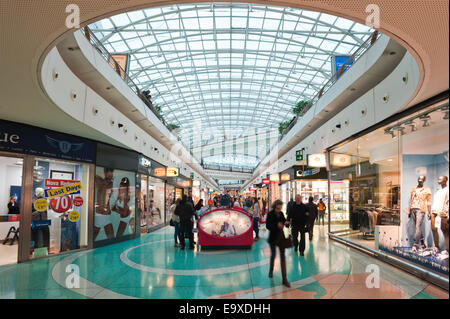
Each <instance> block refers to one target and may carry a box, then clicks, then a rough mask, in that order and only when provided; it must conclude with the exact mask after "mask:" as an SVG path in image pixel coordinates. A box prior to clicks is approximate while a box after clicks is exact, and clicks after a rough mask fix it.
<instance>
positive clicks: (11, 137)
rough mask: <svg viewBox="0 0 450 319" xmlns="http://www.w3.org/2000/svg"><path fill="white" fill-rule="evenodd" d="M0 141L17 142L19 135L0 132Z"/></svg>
mask: <svg viewBox="0 0 450 319" xmlns="http://www.w3.org/2000/svg"><path fill="white" fill-rule="evenodd" d="M0 142H1V143H11V144H19V142H20V136H19V135H17V134H8V133H2V134H0Z"/></svg>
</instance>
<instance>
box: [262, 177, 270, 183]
mask: <svg viewBox="0 0 450 319" xmlns="http://www.w3.org/2000/svg"><path fill="white" fill-rule="evenodd" d="M262 183H263V184H264V185H269V184H270V179H269V178H263V180H262Z"/></svg>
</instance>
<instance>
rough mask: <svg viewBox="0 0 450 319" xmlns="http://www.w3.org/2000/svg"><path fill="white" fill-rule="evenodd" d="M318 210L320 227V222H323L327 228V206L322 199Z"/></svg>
mask: <svg viewBox="0 0 450 319" xmlns="http://www.w3.org/2000/svg"><path fill="white" fill-rule="evenodd" d="M317 209H318V213H319V214H318V221H319V226H320V220H322V225H324V226H325V214H326V210H327V206H326V205H325V203H324V202H323V199H322V198H321V199H320V200H319V205H318V207H317Z"/></svg>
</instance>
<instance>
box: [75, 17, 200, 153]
mask: <svg viewBox="0 0 450 319" xmlns="http://www.w3.org/2000/svg"><path fill="white" fill-rule="evenodd" d="M81 31H82V33H83V34H84V36H85V37H86V39H87V40H88V41H89V42H90V43H91V45H92V46H93V47H94V48H95V49H97V51H98V52H99V53H100V55H101V56H102V57H103V59H105V61H106V62H108V64H109V65H110V66H111V67H112V68H113V69H114V70H115V71H116V72H117V74H118V75H119V76H120V77H121V78H122V79H123V81H124V82H125V83H126V84H127V85H128V87H129V88H130V89H131V90H132V91H133V92H134V93H135V94H136V95H137V96H138V97H139V98H140V99H141V100H142V101H143V102H144V104H145V105H146V106H147V107H148V109H149V110H150V111H152V112H153V114H154V115H155V116H156V117H157V118H158V119H159V120H160V121H161V123H162V124H163V125H164V126H165V127H166V128H167V129H168V130H169V131H171V132H172V134H173V135H174V136H175V138H176V140H177V141H178V142H180V143H181V144H182V145H183V146H184V148H185V149H186V150H189V148H188V147H187V146H186V144H185V143H184V142H183V141H182V140H181V138H180V136H179V135H178V134H177V133H176V132H175V130H174V129H173V128H172V127H171V126H170V125H169V124H168V123H167V122H166V121H165V120H164V118H163V117H162V116H161V114H160V113H159V112H158V111H157V110H156V108H155V107H154V106H153V104H152V102H151V101H149V100H148V99H147V98H146V97H145V96H144V95H143V94H142V92H141V90H140V89H139V87H138V86H137V85H136V84H135V83H134V82H133V80H132V79H131V78H130V76H129V75H128V72H127V71H125V70H124V69H123V67H122V66H121V65H120V64H119V62H117V60H116V59H115V58H114V57H113V56H112V54H111V53H109V52H108V50H107V49H106V48H105V46H104V45H103V43H102V42H101V41H100V40H99V39H98V38H97V37H96V36H95V34H94V33H93V32H92V31H91V29H89V27H87V26H85V27H84V28H82V29H81ZM189 152H190V154H191V155H192V156H193V153H192V151H191V150H189Z"/></svg>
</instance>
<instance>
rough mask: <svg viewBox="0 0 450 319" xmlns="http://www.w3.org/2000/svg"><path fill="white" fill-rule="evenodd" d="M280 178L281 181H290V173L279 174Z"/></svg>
mask: <svg viewBox="0 0 450 319" xmlns="http://www.w3.org/2000/svg"><path fill="white" fill-rule="evenodd" d="M280 179H281V181H283V182H286V181H290V180H291V174H288V173H284V174H281V178H280Z"/></svg>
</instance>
